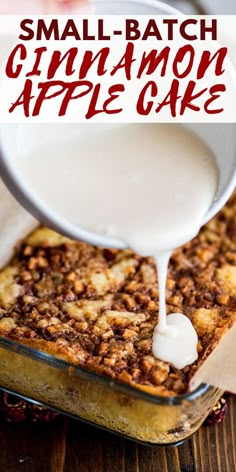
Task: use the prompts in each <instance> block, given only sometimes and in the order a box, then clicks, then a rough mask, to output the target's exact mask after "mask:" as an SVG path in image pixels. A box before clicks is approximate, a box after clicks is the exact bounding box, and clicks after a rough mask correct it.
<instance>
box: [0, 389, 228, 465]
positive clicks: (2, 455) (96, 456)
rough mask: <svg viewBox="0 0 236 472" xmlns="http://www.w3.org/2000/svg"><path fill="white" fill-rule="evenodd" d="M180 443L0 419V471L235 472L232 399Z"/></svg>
mask: <svg viewBox="0 0 236 472" xmlns="http://www.w3.org/2000/svg"><path fill="white" fill-rule="evenodd" d="M228 406H229V408H228V412H227V416H226V418H225V419H224V422H223V423H222V424H220V425H217V426H210V427H209V426H208V427H206V426H204V427H202V428H201V429H200V431H199V432H198V433H196V434H195V436H194V437H193V438H192V439H190V440H188V441H186V442H185V443H184V444H183V445H182V446H179V447H169V448H152V447H144V446H138V445H136V444H135V443H132V442H130V441H126V440H123V439H120V438H118V437H116V436H115V435H112V434H108V433H105V432H102V431H100V430H99V429H97V428H93V427H90V426H87V425H84V424H83V423H81V422H79V421H74V420H69V419H67V418H66V417H60V418H58V419H57V420H56V421H55V422H53V423H48V424H47V423H44V424H39V423H36V424H29V423H23V424H18V425H17V424H12V423H6V422H4V421H2V422H1V423H0V472H219V471H220V472H236V397H234V398H231V399H230V400H229V401H228Z"/></svg>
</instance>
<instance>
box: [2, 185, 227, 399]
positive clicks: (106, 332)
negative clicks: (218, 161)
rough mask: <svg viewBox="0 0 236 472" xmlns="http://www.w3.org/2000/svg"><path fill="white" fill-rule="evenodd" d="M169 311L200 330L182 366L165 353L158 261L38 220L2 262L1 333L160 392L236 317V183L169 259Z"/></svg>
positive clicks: (186, 375)
mask: <svg viewBox="0 0 236 472" xmlns="http://www.w3.org/2000/svg"><path fill="white" fill-rule="evenodd" d="M166 295H167V311H168V313H170V312H182V313H184V314H186V315H187V316H188V317H189V318H190V319H191V321H192V323H193V325H194V327H195V329H196V331H197V334H198V339H199V341H198V353H199V358H198V361H197V362H195V363H194V364H192V365H190V366H188V367H185V368H184V369H182V370H178V369H176V368H175V367H174V366H173V365H171V364H169V363H167V362H163V361H161V360H159V359H156V358H155V357H154V356H153V354H152V336H153V330H154V327H155V325H156V324H157V322H158V284H157V275H156V269H155V264H154V261H153V259H152V258H151V257H140V256H139V255H138V254H136V253H134V252H133V251H131V250H113V249H104V248H98V247H93V246H90V245H88V244H85V243H82V242H75V241H71V240H69V239H67V238H65V237H63V236H61V235H59V234H57V233H55V232H53V231H52V230H50V229H47V228H45V227H39V228H38V229H36V230H35V231H34V232H33V233H31V234H30V235H29V236H28V237H27V238H26V239H24V240H23V241H21V242H20V243H19V244H18V245H17V247H16V250H15V255H14V257H13V258H12V260H11V261H10V263H9V264H8V265H7V266H6V267H5V268H4V269H3V270H2V271H1V272H0V335H1V336H3V337H5V338H7V339H11V340H14V341H18V342H19V343H21V344H24V345H27V346H30V347H32V348H35V349H37V350H40V351H43V352H46V353H49V354H51V355H53V356H55V357H57V358H60V359H63V360H65V361H68V362H69V363H72V364H73V365H77V366H81V367H82V368H85V369H86V370H89V371H92V372H96V373H99V374H102V375H103V376H106V377H109V378H110V379H112V380H114V379H116V380H118V381H120V382H121V383H123V384H128V385H130V386H133V387H136V388H138V389H141V390H143V391H145V392H149V393H151V394H154V395H164V396H173V395H179V394H183V393H185V392H187V391H188V385H189V380H190V378H191V377H192V376H193V374H194V372H195V371H196V369H197V368H198V367H199V365H200V364H201V363H202V362H203V361H204V360H205V359H206V358H207V357H208V355H209V354H210V353H211V352H212V350H213V349H214V347H215V346H216V345H217V343H218V342H219V341H220V339H221V338H222V336H223V335H224V334H225V333H226V332H227V331H228V330H229V329H230V327H231V326H232V325H233V323H235V322H236V193H235V194H234V195H233V196H232V197H231V199H230V201H229V202H228V204H227V205H226V206H225V207H224V209H223V210H222V211H221V212H220V213H219V214H218V215H217V216H216V217H215V218H214V219H213V220H212V221H210V222H209V223H208V224H207V225H206V226H204V227H203V228H202V229H201V231H200V233H199V235H198V236H197V237H196V238H195V239H194V240H192V241H191V242H190V243H188V244H186V245H185V246H184V247H182V248H180V249H177V250H176V251H175V252H174V253H173V256H172V258H171V261H170V264H169V272H168V280H167V291H166Z"/></svg>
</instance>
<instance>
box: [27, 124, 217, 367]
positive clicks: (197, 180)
mask: <svg viewBox="0 0 236 472" xmlns="http://www.w3.org/2000/svg"><path fill="white" fill-rule="evenodd" d="M98 130H99V128H97V130H96V132H95V133H94V136H93V137H92V138H90V139H86V138H84V139H81V138H80V140H79V142H76V140H74V141H72V142H70V143H68V141H65V143H63V142H60V145H58V146H57V145H56V146H55V144H54V145H53V146H51V148H50V146H47V147H46V148H45V149H44V147H43V145H42V147H41V148H39V149H38V150H37V151H36V152H34V153H33V154H30V153H29V154H28V155H25V156H23V157H21V158H19V172H20V173H21V174H22V176H23V178H24V180H25V181H26V182H27V184H30V186H31V188H32V189H34V192H35V193H37V194H38V195H39V196H40V197H41V199H42V200H43V201H44V202H46V203H47V204H48V205H49V206H50V208H51V209H53V210H54V211H55V212H56V213H57V214H60V215H61V216H64V217H66V218H67V219H68V220H70V221H71V222H73V223H74V224H79V225H80V226H83V227H84V228H86V229H89V230H91V231H94V232H97V233H99V234H105V235H108V236H112V237H116V238H119V239H122V240H123V241H125V243H126V244H127V246H129V247H132V248H133V249H135V250H136V251H137V252H139V253H140V254H142V255H150V254H152V255H153V256H154V257H155V259H156V263H157V269H158V279H159V305H160V307H159V323H158V325H157V328H156V329H155V333H154V338H153V353H154V355H156V356H157V357H158V358H160V359H162V360H165V361H169V362H172V363H173V364H174V365H175V366H176V367H177V368H183V367H184V366H185V365H188V364H190V363H192V362H193V361H194V360H196V358H197V350H196V345H197V335H196V333H195V331H194V328H193V326H192V324H191V323H190V321H189V320H188V319H187V318H186V317H185V316H184V315H182V314H171V315H169V316H168V317H166V303H165V285H166V274H167V266H168V260H169V257H170V254H171V252H172V251H173V249H174V248H176V247H178V246H181V245H183V244H184V243H186V242H187V241H189V240H191V239H192V238H193V237H194V236H196V234H197V233H198V231H199V229H200V226H201V223H202V221H203V218H204V215H205V214H206V213H207V211H208V209H209V208H210V206H211V204H212V201H213V199H214V196H215V192H216V188H217V181H218V172H217V168H216V164H215V160H214V157H213V155H212V153H211V151H210V150H209V148H208V147H207V146H206V145H205V144H204V143H203V142H202V141H201V140H200V139H199V138H198V137H197V136H195V135H194V134H193V133H192V132H190V131H188V130H187V129H185V128H184V127H183V126H177V125H161V124H136V125H119V126H114V127H112V128H109V130H107V131H106V130H103V132H100V133H99V132H98Z"/></svg>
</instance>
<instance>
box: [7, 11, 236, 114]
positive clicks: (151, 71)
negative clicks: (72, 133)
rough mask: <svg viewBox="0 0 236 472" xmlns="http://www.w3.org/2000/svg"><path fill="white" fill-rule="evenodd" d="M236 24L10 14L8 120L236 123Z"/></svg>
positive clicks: (218, 19) (217, 19) (229, 20)
mask: <svg viewBox="0 0 236 472" xmlns="http://www.w3.org/2000/svg"><path fill="white" fill-rule="evenodd" d="M235 24H236V16H230V17H227V16H214V17H211V16H205V17H203V16H191V17H189V16H179V17H177V16H176V17H175V16H166V17H163V16H153V17H149V16H136V17H134V16H132V17H129V16H128V17H127V16H126V17H124V16H120V15H115V16H108V15H107V16H104V17H101V16H99V17H98V16H96V15H90V16H87V17H82V16H78V17H73V18H72V17H69V16H58V17H55V16H54V17H51V16H45V17H43V18H42V17H37V16H32V17H28V18H25V17H23V16H0V31H1V35H0V62H1V66H0V121H1V122H12V123H13V122H14V123H16V122H18V123H19V122H75V123H77V122H81V123H85V122H94V123H102V122H103V123H112V122H202V123H204V122H231V123H232V122H236V106H235V103H236V73H235V70H234V67H233V66H232V63H231V62H230V59H229V58H230V57H231V58H233V57H234V55H236V45H234V44H232V43H230V42H229V38H228V33H227V32H229V31H230V29H234V28H235ZM234 46H235V51H234Z"/></svg>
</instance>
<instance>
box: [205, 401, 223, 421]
mask: <svg viewBox="0 0 236 472" xmlns="http://www.w3.org/2000/svg"><path fill="white" fill-rule="evenodd" d="M226 411H227V403H226V400H225V399H224V398H223V397H222V398H221V399H220V400H219V401H218V402H217V404H216V405H215V406H214V408H213V410H212V411H211V413H210V414H209V415H208V417H207V418H206V420H205V422H204V424H205V425H207V426H211V425H214V424H218V423H221V421H222V420H223V419H224V417H225V415H226Z"/></svg>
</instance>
